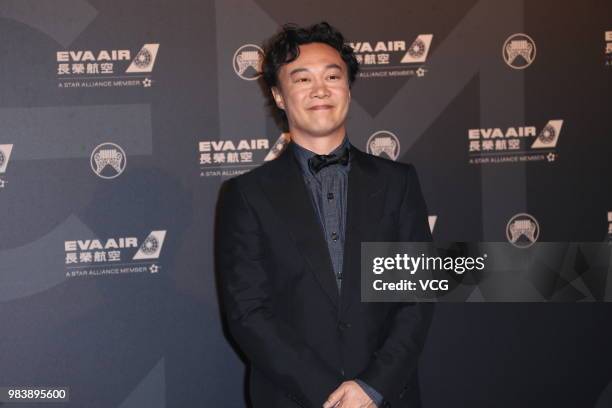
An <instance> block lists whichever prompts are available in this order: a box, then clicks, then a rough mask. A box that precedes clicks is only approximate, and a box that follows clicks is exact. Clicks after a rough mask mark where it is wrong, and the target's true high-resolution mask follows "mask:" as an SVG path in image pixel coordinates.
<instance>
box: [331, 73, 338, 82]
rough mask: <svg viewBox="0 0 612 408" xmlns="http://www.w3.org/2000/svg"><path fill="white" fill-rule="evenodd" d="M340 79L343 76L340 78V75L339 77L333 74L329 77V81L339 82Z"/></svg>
mask: <svg viewBox="0 0 612 408" xmlns="http://www.w3.org/2000/svg"><path fill="white" fill-rule="evenodd" d="M340 78H341V76H340V75H338V74H331V75H330V76H329V79H331V80H334V81H335V80H338V79H340Z"/></svg>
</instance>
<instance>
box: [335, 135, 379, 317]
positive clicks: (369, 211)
mask: <svg viewBox="0 0 612 408" xmlns="http://www.w3.org/2000/svg"><path fill="white" fill-rule="evenodd" d="M351 157H352V158H351V170H350V172H349V177H348V194H347V216H346V234H345V242H344V261H343V267H342V273H343V276H344V280H343V282H342V293H341V305H342V306H341V307H342V310H344V311H346V309H347V308H348V306H349V305H350V304H351V301H350V298H351V297H354V296H355V295H356V296H358V297H360V296H361V291H360V285H361V277H360V273H361V265H360V263H361V242H362V241H363V240H364V239H367V237H372V236H373V233H374V232H375V228H376V227H377V224H378V220H379V219H380V216H381V215H382V210H383V208H384V198H385V194H384V192H385V187H386V183H384V180H383V179H382V177H379V175H378V171H377V169H376V167H375V166H374V165H373V163H372V160H373V159H372V158H371V157H369V156H368V155H367V154H365V153H363V152H361V151H359V150H357V149H356V148H354V147H351Z"/></svg>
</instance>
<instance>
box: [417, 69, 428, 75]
mask: <svg viewBox="0 0 612 408" xmlns="http://www.w3.org/2000/svg"><path fill="white" fill-rule="evenodd" d="M426 72H427V70H426V69H424V68H423V67H421V68H419V69H417V70H416V74H417V76H418V77H424V76H425V73H426Z"/></svg>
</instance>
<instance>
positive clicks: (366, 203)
mask: <svg viewBox="0 0 612 408" xmlns="http://www.w3.org/2000/svg"><path fill="white" fill-rule="evenodd" d="M351 157H352V158H351V160H352V161H351V170H350V172H349V177H348V208H347V224H346V225H347V226H346V241H345V248H344V266H343V274H344V280H343V283H342V291H341V294H339V293H338V289H337V286H336V282H335V277H334V273H333V269H332V264H331V261H330V257H329V252H328V249H327V245H326V242H325V239H324V237H323V232H322V227H321V225H320V222H319V220H318V219H317V215H316V213H315V210H314V208H313V205H312V201H311V198H310V196H309V194H310V193H309V192H308V190H307V187H306V185H305V183H304V180H303V177H302V174H301V173H300V170H299V167H298V163H297V161H296V160H295V158H294V156H293V154H292V153H290V152H288V151H287V150H286V151H285V153H283V154H282V155H281V156H280V157H279V158H277V159H276V160H273V161H271V162H268V163H266V164H264V165H262V166H260V167H259V168H256V169H254V170H252V171H251V172H249V173H246V174H244V175H241V176H239V177H236V178H233V179H231V180H228V181H227V182H226V183H225V185H224V186H223V188H222V191H221V194H220V198H219V203H218V218H217V228H216V231H217V237H216V245H215V256H216V262H217V271H218V276H219V278H220V281H219V283H220V290H221V297H222V309H223V312H224V314H225V317H226V321H227V325H228V327H229V330H230V333H231V335H232V336H233V338H234V339H235V340H236V342H237V343H238V345H239V347H240V349H241V350H242V351H243V352H244V354H245V355H246V357H247V358H248V360H249V361H250V364H251V373H250V396H251V402H252V404H253V406H254V407H255V408H259V407H262V408H264V407H265V408H271V407H283V408H286V407H297V406H302V407H314V408H318V407H321V406H322V404H323V402H324V401H325V400H326V398H327V397H328V396H329V394H330V393H331V392H332V391H334V390H335V389H336V388H337V387H338V386H339V385H340V383H341V382H342V381H345V380H348V379H354V378H359V379H361V380H363V381H365V382H366V383H367V384H369V385H370V386H372V387H374V388H375V389H376V390H377V391H378V392H380V393H381V394H382V395H383V396H384V398H385V401H386V405H388V406H390V407H392V408H396V407H406V408H408V407H410V408H414V407H419V406H420V398H419V387H418V382H417V375H416V369H417V360H418V357H419V353H420V350H421V348H422V345H423V341H424V337H425V333H426V331H427V328H428V326H429V322H430V320H431V305H427V304H413V303H362V302H361V301H360V295H361V293H360V251H361V245H360V244H361V242H362V241H429V240H431V235H430V231H429V226H428V222H427V215H426V214H427V211H426V209H425V202H424V200H423V196H422V194H421V190H420V187H419V182H418V180H417V176H416V173H415V170H414V168H413V167H412V166H411V165H407V164H402V163H396V162H393V161H390V160H385V159H381V158H378V157H374V156H371V155H368V154H365V153H363V152H361V151H359V150H357V149H356V148H354V147H351Z"/></svg>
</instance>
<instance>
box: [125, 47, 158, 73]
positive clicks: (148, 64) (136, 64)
mask: <svg viewBox="0 0 612 408" xmlns="http://www.w3.org/2000/svg"><path fill="white" fill-rule="evenodd" d="M158 49H159V44H145V45H143V46H142V48H141V49H140V51H138V54H136V56H135V57H134V60H132V63H131V64H130V66H129V67H128V69H127V70H126V71H125V72H127V73H134V72H138V73H143V72H151V71H153V66H154V65H155V58H156V57H157V50H158Z"/></svg>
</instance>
